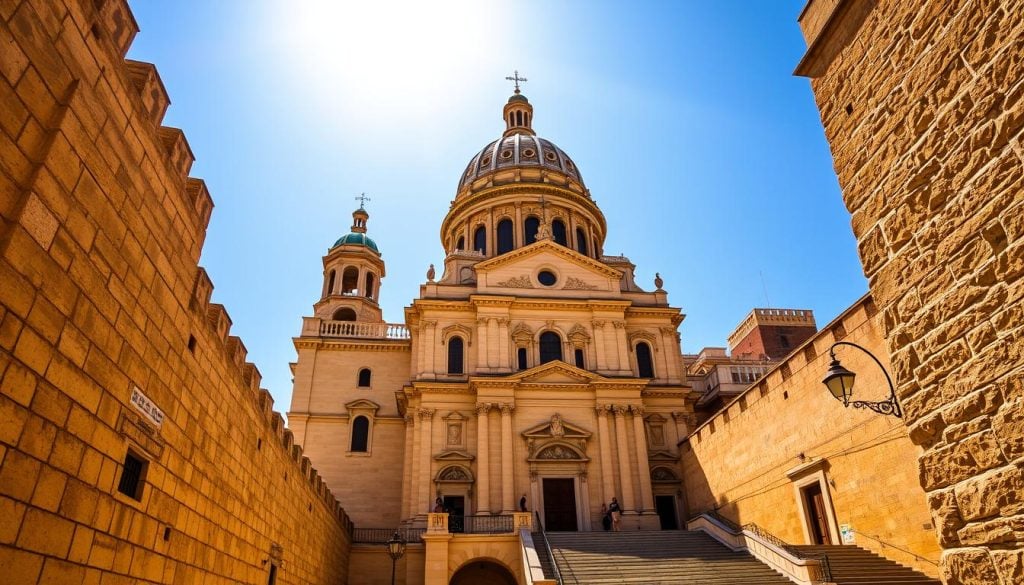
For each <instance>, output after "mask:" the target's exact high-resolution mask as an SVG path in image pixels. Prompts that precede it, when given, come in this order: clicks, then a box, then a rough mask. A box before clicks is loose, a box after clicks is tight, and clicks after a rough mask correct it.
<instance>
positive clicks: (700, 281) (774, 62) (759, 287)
mask: <svg viewBox="0 0 1024 585" xmlns="http://www.w3.org/2000/svg"><path fill="white" fill-rule="evenodd" d="M803 3H804V0H778V1H772V2H749V1H745V0H744V1H739V0H737V1H716V2H681V1H680V2H668V1H663V2H646V3H640V2H636V3H629V4H628V6H627V5H623V4H620V3H610V2H582V1H580V2H551V1H548V2H535V1H517V2H514V3H507V2H506V3H498V2H486V1H477V2H472V3H471V2H456V1H451V2H448V1H445V2H408V3H406V2H399V3H392V2H381V1H374V2H359V3H342V2H328V1H326V0H324V1H306V2H285V1H279V2H275V1H270V0H266V1H251V0H250V1H240V0H239V1H228V0H224V1H220V2H155V1H149V2H136V3H134V4H133V6H132V8H133V10H134V13H135V17H136V19H137V20H138V22H139V26H140V28H141V29H142V30H141V33H140V34H139V35H138V37H136V40H135V43H134V45H133V46H132V48H131V50H130V52H129V57H130V58H133V59H138V60H143V61H151V62H153V63H156V65H157V68H158V70H159V72H160V75H161V77H162V79H163V81H164V84H165V86H166V87H167V90H168V92H169V94H170V97H171V102H172V105H171V107H170V109H169V111H168V113H167V116H166V118H165V121H164V123H165V124H166V125H170V126H177V127H180V128H182V129H184V131H185V133H186V136H187V137H188V140H189V143H190V145H191V146H192V150H193V151H194V153H195V155H196V159H197V160H196V164H195V165H194V166H193V170H192V175H193V176H196V177H200V178H203V179H204V180H205V181H206V182H207V184H208V186H209V188H210V192H211V194H212V196H213V199H214V202H215V204H216V208H215V209H214V213H213V218H212V220H211V222H210V228H209V234H208V238H207V241H206V247H205V250H204V252H203V257H202V261H201V263H202V265H203V266H205V267H206V268H207V270H208V271H209V273H210V275H211V277H212V278H213V281H214V285H215V287H216V289H215V291H214V295H213V296H214V300H215V301H217V302H220V303H224V304H225V305H226V306H227V308H228V311H229V313H230V315H231V318H232V320H233V322H234V326H233V329H232V331H233V333H234V334H236V335H239V336H241V337H242V340H243V341H244V342H245V344H246V346H247V347H248V349H249V358H250V360H252V361H253V362H254V363H255V364H256V365H257V366H258V367H259V369H260V371H261V372H262V373H263V376H264V385H265V386H266V387H267V388H268V389H269V390H270V391H271V392H272V393H273V395H274V397H275V399H276V408H277V409H278V410H281V411H286V410H287V409H288V403H289V401H290V395H291V375H290V373H289V370H288V363H289V362H291V361H294V360H295V350H294V348H293V346H292V342H291V339H292V337H293V336H295V335H297V333H298V331H299V328H300V325H301V317H302V316H303V315H309V314H310V313H311V306H312V304H313V303H314V302H316V301H317V300H318V296H319V294H320V290H321V286H322V264H321V257H322V256H323V254H324V253H325V252H326V251H327V248H328V246H330V245H331V244H332V243H333V242H334V241H335V240H336V239H337V238H338V237H339V236H341V235H342V234H345V233H347V232H348V228H349V226H350V225H351V212H352V210H353V209H355V208H356V206H357V203H356V202H355V200H354V197H355V196H357V195H358V194H359V193H360V192H364V191H365V192H366V193H367V194H368V195H369V196H370V197H371V199H372V201H371V202H370V203H368V204H367V208H368V210H369V211H370V214H371V217H370V221H369V235H370V236H371V237H373V238H374V239H375V240H376V241H377V243H378V245H379V246H380V248H381V251H382V252H383V254H384V259H385V261H386V262H387V277H386V278H385V279H384V281H383V285H382V289H381V305H382V307H383V309H384V315H385V319H387V320H388V321H392V322H400V321H402V319H403V314H402V308H403V307H404V306H406V305H408V304H409V303H410V302H411V301H412V299H413V298H414V297H415V295H416V294H417V293H418V290H419V289H418V287H419V284H420V283H422V282H423V281H424V280H425V278H424V274H425V271H426V268H427V265H428V264H430V263H434V264H435V265H437V266H439V267H440V266H441V264H442V260H443V251H442V249H441V244H440V239H439V235H438V230H439V228H440V225H441V221H442V219H443V218H444V215H445V213H446V211H447V209H448V206H449V203H450V201H451V199H452V198H453V196H454V193H455V187H456V183H457V180H458V177H459V175H460V173H461V172H462V171H463V170H464V168H465V165H466V163H467V162H468V161H469V159H470V157H471V156H472V155H473V154H475V153H476V151H478V150H479V149H480V148H482V147H483V146H484V145H485V144H486V143H487V142H489V141H490V140H493V139H494V138H496V137H498V136H499V135H500V133H501V131H502V130H503V124H502V120H501V108H502V106H503V105H504V103H505V100H506V99H507V98H508V96H509V95H510V94H511V90H512V88H511V84H510V83H509V82H507V81H505V79H504V78H505V76H506V75H510V74H511V73H512V71H513V70H514V69H518V70H519V71H520V72H521V73H522V74H523V75H524V76H526V77H527V78H528V79H529V81H528V82H527V83H526V84H524V90H523V93H524V94H525V95H527V96H528V97H529V99H530V101H531V103H532V104H533V105H534V107H535V114H534V118H535V123H534V129H535V130H537V132H538V134H539V135H540V136H543V137H545V138H548V139H550V140H552V141H554V142H555V143H556V144H558V145H559V146H561V147H562V148H563V149H564V150H565V151H566V152H568V153H569V154H570V155H571V156H572V157H573V159H574V160H575V161H576V163H577V164H578V165H579V167H580V170H581V171H582V173H583V177H584V180H585V182H586V184H587V186H588V187H589V188H590V190H591V194H592V196H593V197H594V198H595V200H596V201H597V203H598V205H599V206H600V207H601V209H602V211H603V212H604V213H605V215H606V217H607V219H608V231H609V235H608V238H607V240H606V242H605V252H606V253H608V254H619V253H623V254H625V255H627V256H629V258H630V259H631V260H632V261H633V262H634V264H636V266H637V281H638V282H639V283H640V284H641V286H648V287H651V288H653V285H651V282H652V280H653V277H654V273H655V272H660V273H661V275H662V277H663V278H664V280H665V288H666V289H667V290H668V291H669V300H670V302H671V303H672V304H673V305H674V306H678V307H681V308H682V309H683V312H684V313H685V314H686V315H687V317H686V321H685V322H684V323H683V324H682V326H681V332H682V340H683V350H684V351H685V352H687V353H695V352H697V351H699V350H700V348H702V347H704V346H724V345H725V338H726V336H727V335H728V334H729V333H730V332H731V331H732V329H733V328H734V327H735V326H736V325H737V324H738V322H739V321H740V320H741V319H742V318H743V317H744V316H745V315H746V314H747V313H748V312H749V311H750V309H751V308H753V307H763V306H772V307H787V308H805V309H813V310H814V312H815V315H816V317H817V320H818V324H819V326H820V325H824V324H826V323H827V322H828V321H830V320H831V319H832V318H834V317H835V316H836V315H838V314H839V313H840V312H841V311H842V310H843V309H845V308H846V307H847V306H849V305H850V304H851V303H852V302H853V301H854V300H856V299H857V298H858V297H859V296H860V295H862V294H863V293H864V292H865V291H866V290H867V285H866V282H865V280H864V277H863V275H862V272H861V268H860V264H859V262H858V260H857V255H856V247H855V241H854V239H853V237H852V234H851V231H850V227H849V215H848V214H847V212H846V210H845V208H844V207H843V204H842V199H841V196H840V193H839V188H838V184H837V181H836V177H835V174H834V171H833V167H832V159H831V157H830V154H829V150H828V144H827V143H826V141H825V139H824V135H823V131H822V128H821V123H820V119H819V116H818V111H817V109H816V107H815V105H814V99H813V94H812V92H811V89H810V84H809V82H808V80H806V79H803V78H798V77H793V76H792V71H793V69H794V67H795V66H796V64H797V62H798V61H799V59H800V57H801V56H802V54H803V52H804V48H805V45H804V42H803V39H802V37H801V36H800V31H799V28H798V26H797V23H796V17H797V15H798V14H799V12H800V9H801V8H802V6H803ZM762 282H763V284H762ZM766 293H767V294H766Z"/></svg>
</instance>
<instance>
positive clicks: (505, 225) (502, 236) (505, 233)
mask: <svg viewBox="0 0 1024 585" xmlns="http://www.w3.org/2000/svg"><path fill="white" fill-rule="evenodd" d="M514 247H515V239H514V237H513V235H512V220H511V219H503V220H501V221H499V222H498V253H499V254H504V253H505V252H511V251H512V248H514Z"/></svg>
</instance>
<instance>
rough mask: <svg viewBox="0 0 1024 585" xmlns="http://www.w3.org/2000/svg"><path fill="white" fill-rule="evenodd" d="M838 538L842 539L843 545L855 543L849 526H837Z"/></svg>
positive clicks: (855, 539)
mask: <svg viewBox="0 0 1024 585" xmlns="http://www.w3.org/2000/svg"><path fill="white" fill-rule="evenodd" d="M839 536H840V537H841V538H842V541H843V544H853V543H854V542H856V541H857V538H856V537H855V536H854V535H853V528H851V527H850V525H849V524H840V525H839Z"/></svg>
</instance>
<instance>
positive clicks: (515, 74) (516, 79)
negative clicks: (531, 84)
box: [505, 69, 526, 93]
mask: <svg viewBox="0 0 1024 585" xmlns="http://www.w3.org/2000/svg"><path fill="white" fill-rule="evenodd" d="M505 79H507V80H509V81H511V82H513V83H515V84H516V93H519V82H520V81H526V78H525V77H519V70H518V69H516V70H515V71H513V72H512V76H511V77H506V78H505Z"/></svg>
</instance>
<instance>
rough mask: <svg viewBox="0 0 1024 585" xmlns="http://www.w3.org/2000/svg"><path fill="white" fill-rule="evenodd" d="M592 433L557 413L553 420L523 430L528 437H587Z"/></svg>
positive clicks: (560, 438)
mask: <svg viewBox="0 0 1024 585" xmlns="http://www.w3.org/2000/svg"><path fill="white" fill-rule="evenodd" d="M591 434H592V433H591V432H590V431H588V430H586V429H584V428H583V427H581V426H578V425H575V424H573V423H571V422H567V421H565V420H564V419H562V416H561V415H559V414H557V413H556V414H555V415H554V416H552V417H551V420H548V421H545V422H543V423H541V424H539V425H536V426H533V427H530V428H528V429H526V430H525V431H523V433H522V435H523V437H525V438H527V439H559V440H566V439H587V438H590V435H591Z"/></svg>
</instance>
